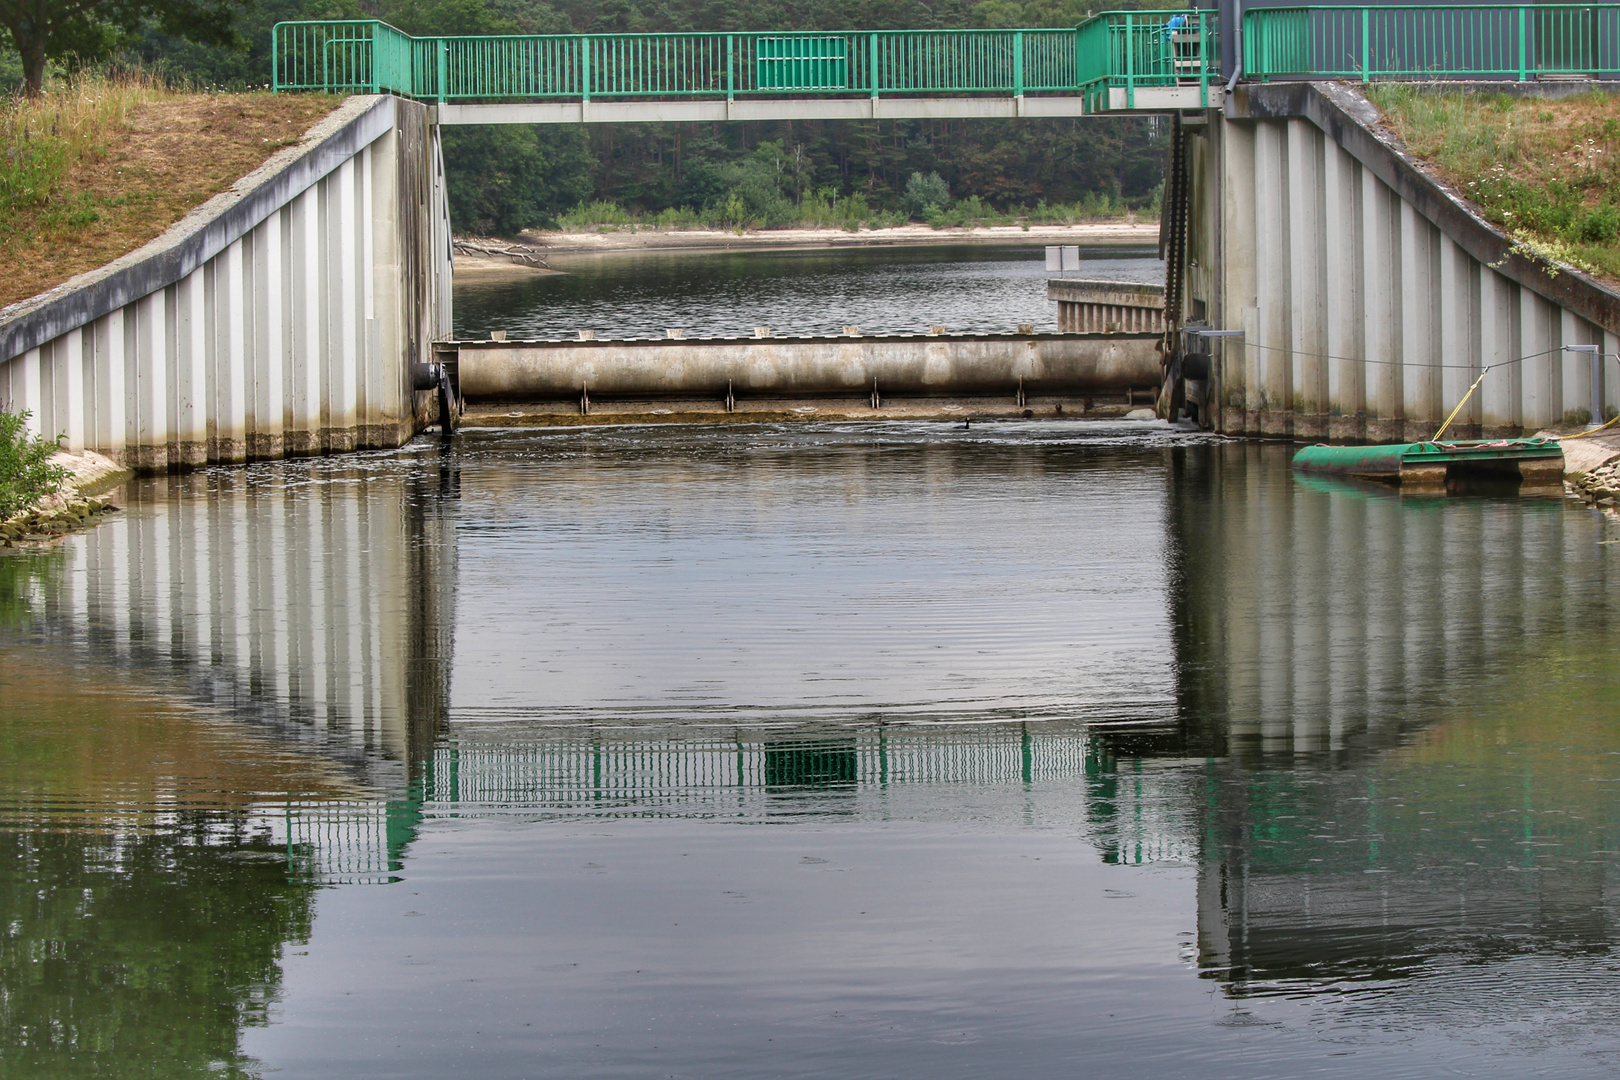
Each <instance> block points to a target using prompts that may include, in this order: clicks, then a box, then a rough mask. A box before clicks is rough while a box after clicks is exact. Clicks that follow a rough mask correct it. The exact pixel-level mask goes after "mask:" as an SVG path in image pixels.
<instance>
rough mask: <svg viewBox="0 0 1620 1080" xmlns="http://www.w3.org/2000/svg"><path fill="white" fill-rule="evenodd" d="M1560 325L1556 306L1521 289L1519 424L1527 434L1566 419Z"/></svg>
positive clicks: (1527, 290)
mask: <svg viewBox="0 0 1620 1080" xmlns="http://www.w3.org/2000/svg"><path fill="white" fill-rule="evenodd" d="M1557 330H1558V323H1557V321H1556V320H1555V319H1554V317H1553V307H1552V305H1551V304H1550V303H1548V302H1547V301H1546V300H1544V299H1542V298H1541V297H1540V296H1537V295H1536V294H1535V293H1534V292H1532V291H1530V290H1529V289H1525V288H1520V289H1519V348H1518V353H1517V355H1518V357H1519V364H1518V374H1519V376H1520V379H1521V385H1522V390H1521V394H1522V397H1521V398H1520V408H1521V412H1520V419H1519V423H1520V424H1521V425H1522V426H1523V428H1524V433H1525V434H1527V435H1528V434H1531V433H1533V432H1535V431H1538V430H1540V429H1541V428H1545V427H1548V426H1551V425H1554V424H1557V423H1558V422H1559V420H1560V419H1562V417H1563V407H1562V404H1561V403H1560V401H1559V389H1560V383H1561V379H1560V376H1559V368H1560V366H1561V365H1560V361H1561V360H1562V358H1563V354H1562V352H1561V351H1560V350H1559V345H1560V342H1558V341H1557V340H1556V333H1557Z"/></svg>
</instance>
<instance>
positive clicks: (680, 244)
mask: <svg viewBox="0 0 1620 1080" xmlns="http://www.w3.org/2000/svg"><path fill="white" fill-rule="evenodd" d="M523 241H524V242H525V243H527V244H530V245H532V246H534V247H536V248H539V249H540V250H542V251H543V252H545V253H546V254H547V255H572V254H590V253H595V252H608V251H683V250H684V251H727V250H769V249H771V248H805V247H812V248H813V247H821V248H841V247H885V246H893V245H910V244H1042V245H1045V244H1078V245H1092V244H1097V245H1120V246H1126V245H1129V246H1156V245H1157V244H1158V242H1159V223H1158V222H1156V221H1153V222H1140V223H1127V222H1123V221H1120V222H1091V223H1087V224H1084V225H1031V226H1030V227H1029V228H1028V229H1025V228H1022V227H1021V226H1017V225H998V226H995V227H992V228H983V229H932V228H929V227H928V226H927V225H902V226H898V227H895V228H890V229H862V230H861V231H860V232H847V231H845V230H843V229H767V230H761V231H758V232H747V233H741V234H739V233H735V232H725V231H722V230H719V229H678V230H674V229H671V230H665V229H650V228H648V229H628V228H626V229H615V230H613V231H611V232H540V231H531V232H526V233H524V234H523Z"/></svg>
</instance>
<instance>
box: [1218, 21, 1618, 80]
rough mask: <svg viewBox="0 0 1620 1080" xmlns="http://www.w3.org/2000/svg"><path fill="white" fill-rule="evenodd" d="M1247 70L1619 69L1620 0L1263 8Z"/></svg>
mask: <svg viewBox="0 0 1620 1080" xmlns="http://www.w3.org/2000/svg"><path fill="white" fill-rule="evenodd" d="M1243 72H1244V76H1245V77H1246V78H1250V79H1256V80H1260V81H1270V80H1274V79H1291V80H1300V79H1357V80H1360V81H1362V82H1370V81H1373V80H1381V79H1406V80H1420V79H1460V80H1479V81H1517V82H1526V81H1529V80H1532V79H1536V78H1540V77H1545V76H1554V77H1557V76H1587V77H1589V78H1604V77H1613V76H1616V75H1620V5H1616V4H1531V5H1526V4H1519V5H1487V6H1480V7H1461V6H1451V5H1436V6H1430V7H1409V6H1401V7H1382V6H1370V7H1293V8H1256V9H1251V10H1249V11H1246V12H1244V15H1243Z"/></svg>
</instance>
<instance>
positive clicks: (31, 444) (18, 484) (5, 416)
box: [0, 412, 68, 526]
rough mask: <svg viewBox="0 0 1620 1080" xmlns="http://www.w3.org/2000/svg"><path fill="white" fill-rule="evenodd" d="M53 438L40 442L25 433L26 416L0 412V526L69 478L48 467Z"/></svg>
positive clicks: (25, 414)
mask: <svg viewBox="0 0 1620 1080" xmlns="http://www.w3.org/2000/svg"><path fill="white" fill-rule="evenodd" d="M54 453H56V441H55V440H54V439H41V438H39V437H38V436H36V435H34V434H32V433H31V432H30V431H29V430H28V413H27V412H22V413H9V412H0V526H3V525H4V524H5V522H6V521H7V520H9V519H10V518H11V517H13V516H14V515H16V514H20V513H22V512H23V511H24V510H27V509H28V508H29V507H31V506H33V505H34V504H35V503H36V502H38V501H39V500H40V499H42V498H44V497H45V496H47V495H52V494H54V493H55V492H56V491H57V490H58V489H59V488H60V487H61V486H62V482H63V481H64V480H66V479H67V478H68V471H67V470H66V469H64V468H62V467H61V466H60V465H53V464H51V460H50V458H51V455H52V454H54Z"/></svg>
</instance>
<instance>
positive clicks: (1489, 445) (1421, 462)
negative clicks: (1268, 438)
mask: <svg viewBox="0 0 1620 1080" xmlns="http://www.w3.org/2000/svg"><path fill="white" fill-rule="evenodd" d="M1294 468H1296V469H1298V470H1299V471H1301V472H1307V473H1313V474H1316V475H1320V476H1342V477H1348V478H1351V479H1356V480H1375V481H1378V482H1380V483H1386V484H1399V485H1400V486H1401V487H1402V488H1421V489H1427V490H1439V491H1444V490H1445V489H1446V488H1447V487H1448V486H1455V485H1456V484H1457V483H1458V482H1460V481H1464V480H1470V479H1485V480H1516V481H1518V482H1519V486H1520V490H1521V491H1523V490H1526V489H1542V488H1553V489H1557V490H1562V489H1563V483H1564V451H1563V449H1562V448H1560V447H1559V445H1558V440H1557V439H1541V438H1532V439H1478V440H1463V441H1457V442H1414V443H1391V444H1388V445H1384V446H1328V445H1326V444H1323V443H1318V444H1317V445H1315V446H1307V447H1305V448H1304V449H1303V450H1301V451H1299V453H1297V454H1295V455H1294Z"/></svg>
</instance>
